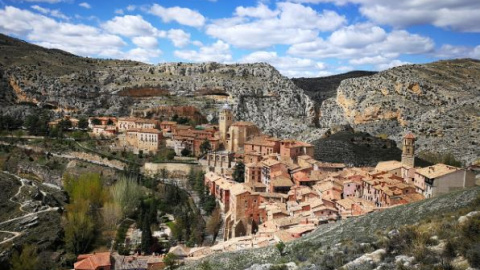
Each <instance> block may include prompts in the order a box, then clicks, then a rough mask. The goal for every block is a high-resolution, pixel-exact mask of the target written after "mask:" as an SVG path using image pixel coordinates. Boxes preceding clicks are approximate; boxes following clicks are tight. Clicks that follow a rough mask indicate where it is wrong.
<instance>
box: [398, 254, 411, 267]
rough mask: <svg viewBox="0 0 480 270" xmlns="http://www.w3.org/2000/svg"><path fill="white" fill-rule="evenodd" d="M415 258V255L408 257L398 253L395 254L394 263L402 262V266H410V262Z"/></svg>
mask: <svg viewBox="0 0 480 270" xmlns="http://www.w3.org/2000/svg"><path fill="white" fill-rule="evenodd" d="M414 260H415V257H413V256H412V257H409V256H406V255H398V256H395V264H402V265H404V266H410V265H411V264H412V262H413V261H414Z"/></svg>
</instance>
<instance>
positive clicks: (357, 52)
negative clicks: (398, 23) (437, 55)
mask: <svg viewBox="0 0 480 270" xmlns="http://www.w3.org/2000/svg"><path fill="white" fill-rule="evenodd" d="M375 28H376V27H375ZM345 29H347V30H343V29H342V30H339V31H337V32H334V33H332V35H331V36H330V37H329V38H328V39H327V40H324V39H321V38H317V39H316V40H314V41H310V42H305V43H299V44H294V45H292V46H291V47H290V48H289V49H288V53H289V54H291V55H296V56H302V57H313V58H320V59H322V58H343V59H358V58H362V57H372V56H382V57H385V58H388V59H393V58H396V57H398V56H399V55H401V54H422V53H430V52H432V51H433V50H434V47H435V44H434V42H433V40H432V39H430V38H429V37H425V36H420V35H417V34H411V33H408V32H407V31H404V30H399V31H392V32H390V33H385V31H384V30H383V31H382V30H375V31H372V32H371V34H366V35H365V36H364V37H361V34H359V33H355V32H353V31H355V30H359V31H360V33H362V32H364V31H365V29H364V28H363V27H358V26H348V27H346V28H345ZM337 33H342V34H337ZM355 38H357V39H360V40H359V41H358V40H357V41H355V40H353V39H355ZM349 40H352V43H353V45H355V46H352V44H350V43H349V42H348V41H349ZM367 40H368V41H369V42H367ZM360 45H362V46H360Z"/></svg>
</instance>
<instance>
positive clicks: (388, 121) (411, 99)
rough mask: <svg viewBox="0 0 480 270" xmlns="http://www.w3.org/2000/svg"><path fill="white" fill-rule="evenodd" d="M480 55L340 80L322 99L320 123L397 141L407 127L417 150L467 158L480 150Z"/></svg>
mask: <svg viewBox="0 0 480 270" xmlns="http://www.w3.org/2000/svg"><path fill="white" fill-rule="evenodd" d="M479 75H480V61H477V60H471V59H461V60H450V61H439V62H435V63H431V64H425V65H407V66H401V67H396V68H393V69H389V70H386V71H383V72H380V73H378V74H375V75H372V76H368V77H361V78H354V79H346V80H343V81H342V82H341V83H340V85H339V87H338V89H337V95H336V97H332V98H329V99H327V100H325V101H324V102H323V103H322V104H321V106H320V111H319V121H318V126H319V127H323V128H330V127H331V126H332V125H340V124H349V125H351V126H352V127H353V128H354V129H355V130H359V131H364V132H368V133H370V134H372V135H382V136H383V135H387V136H388V137H389V138H390V139H393V140H395V141H396V142H397V143H398V144H400V142H401V138H402V135H403V134H404V133H405V132H406V131H412V132H413V133H414V134H415V135H416V136H417V149H418V151H422V150H428V151H434V152H440V153H447V152H452V153H453V154H454V155H455V156H456V157H457V158H460V159H461V160H462V161H464V162H466V163H470V162H472V161H474V160H475V159H478V157H479V156H480V147H479V141H478V138H479V137H480V76H479Z"/></svg>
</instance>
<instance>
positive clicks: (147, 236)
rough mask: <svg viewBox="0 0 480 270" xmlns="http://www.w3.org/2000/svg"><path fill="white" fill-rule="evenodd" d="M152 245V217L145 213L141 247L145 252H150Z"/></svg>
mask: <svg viewBox="0 0 480 270" xmlns="http://www.w3.org/2000/svg"><path fill="white" fill-rule="evenodd" d="M151 245H152V231H151V229H150V219H149V217H148V215H144V217H143V221H142V243H141V249H142V251H143V252H145V254H149V253H150V247H151Z"/></svg>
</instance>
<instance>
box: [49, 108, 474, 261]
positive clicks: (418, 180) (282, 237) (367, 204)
mask: <svg viewBox="0 0 480 270" xmlns="http://www.w3.org/2000/svg"><path fill="white" fill-rule="evenodd" d="M71 121H72V124H73V125H75V120H74V119H71ZM52 124H54V123H52ZM89 129H90V130H91V135H92V136H97V137H108V138H112V139H114V143H113V144H112V145H111V148H112V149H116V150H123V151H129V152H132V153H134V154H137V155H143V154H155V153H156V152H157V151H160V149H161V146H162V145H165V146H166V147H167V148H170V149H173V150H174V152H175V154H176V155H177V156H178V157H186V156H190V157H195V158H194V160H196V161H197V162H198V164H200V165H201V166H202V168H203V170H204V172H205V176H204V183H205V186H206V187H207V188H208V192H209V193H210V194H211V195H212V196H214V197H215V199H216V201H217V203H218V205H219V206H220V209H221V216H222V220H223V227H222V229H221V232H220V233H219V239H218V241H216V243H215V244H213V245H211V246H197V247H193V248H189V247H186V246H185V245H180V244H179V245H177V246H175V247H172V248H171V249H170V250H169V253H173V254H175V256H176V257H177V258H178V259H179V260H181V261H185V262H188V261H191V260H197V259H199V258H202V257H204V256H207V255H209V254H213V253H217V252H225V251H236V250H241V249H249V248H257V247H264V246H268V245H274V244H276V243H280V242H288V241H292V240H294V239H297V238H301V237H302V236H304V235H305V234H308V233H309V232H311V231H313V230H315V228H317V227H318V226H322V224H327V223H332V222H339V221H341V220H344V219H348V218H353V217H357V216H361V215H367V214H369V213H372V212H375V211H382V210H385V209H388V208H391V207H395V206H398V205H403V204H408V203H413V202H416V201H419V200H423V199H426V198H431V197H435V196H438V195H441V194H445V193H448V192H451V191H454V190H458V189H462V188H466V187H472V186H474V185H475V176H474V174H473V173H471V172H470V171H468V170H467V169H465V168H458V167H454V166H450V165H445V164H441V163H439V164H434V165H432V166H428V167H423V168H422V167H416V166H415V135H414V134H412V133H409V132H408V133H406V134H404V137H403V141H402V156H401V161H397V160H391V161H383V162H379V163H378V164H377V166H375V167H349V166H347V165H345V164H343V163H328V162H322V161H318V160H315V159H314V158H313V157H314V148H313V146H312V145H311V144H308V143H305V142H301V141H298V140H294V139H279V138H275V137H271V136H268V135H266V134H263V133H262V131H261V130H260V128H258V127H257V126H256V125H255V124H254V123H251V122H245V121H235V119H234V115H233V112H232V109H231V108H230V106H229V105H228V104H225V105H224V106H223V107H222V108H221V109H220V111H219V116H218V125H215V124H202V125H197V126H195V127H193V126H189V125H183V124H179V123H177V122H176V121H157V120H153V119H146V118H139V117H124V118H117V117H91V118H90V119H89ZM146 166H147V165H146ZM236 170H238V171H237V172H236ZM145 173H147V171H145ZM149 173H151V174H154V173H155V172H151V171H150V172H149ZM157 173H158V171H157ZM239 177H240V179H239ZM136 233H137V234H138V233H140V234H141V232H139V230H138V229H137V230H136ZM134 234H135V230H130V232H129V237H130V238H134ZM136 238H137V239H138V237H136ZM130 240H132V239H130ZM113 257H115V259H114V260H112V258H113ZM112 261H114V262H115V263H112ZM119 261H121V262H123V265H122V264H120V265H117V266H115V264H118V262H119ZM127 264H132V265H133V264H136V266H135V267H136V268H128V267H127V268H125V267H126V266H125V265H127ZM98 267H104V268H102V269H163V267H165V263H164V256H141V255H140V254H131V255H130V256H120V255H118V254H113V253H110V252H105V253H93V254H84V255H80V256H79V257H78V262H77V263H76V264H75V269H99V268H98ZM132 267H133V266H132Z"/></svg>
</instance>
